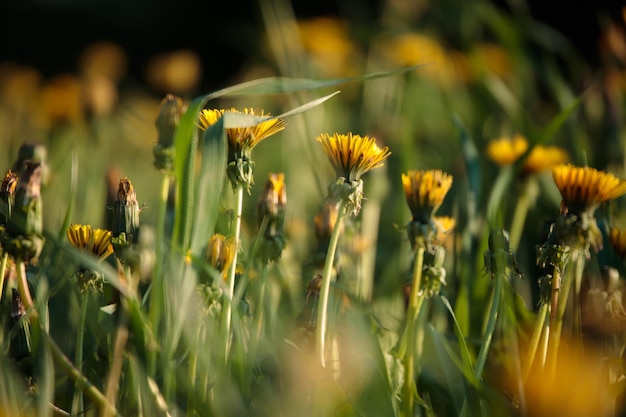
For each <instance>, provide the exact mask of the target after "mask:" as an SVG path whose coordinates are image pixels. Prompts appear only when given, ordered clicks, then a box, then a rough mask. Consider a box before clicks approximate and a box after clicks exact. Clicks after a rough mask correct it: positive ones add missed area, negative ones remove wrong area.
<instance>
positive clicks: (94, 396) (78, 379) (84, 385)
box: [41, 330, 119, 416]
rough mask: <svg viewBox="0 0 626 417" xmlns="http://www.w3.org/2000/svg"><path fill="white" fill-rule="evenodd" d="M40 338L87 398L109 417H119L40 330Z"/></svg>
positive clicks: (100, 394) (111, 406) (101, 394)
mask: <svg viewBox="0 0 626 417" xmlns="http://www.w3.org/2000/svg"><path fill="white" fill-rule="evenodd" d="M41 335H42V338H43V340H44V342H45V343H46V344H47V346H48V347H49V348H50V351H51V352H52V356H53V358H54V359H55V360H56V361H57V363H58V364H59V366H61V368H63V370H64V371H65V372H66V373H67V375H68V376H69V377H70V378H71V379H72V380H73V381H74V382H75V383H76V386H77V387H79V388H80V389H81V390H82V391H83V392H84V393H85V395H87V397H89V399H90V400H91V401H92V402H93V403H94V404H95V405H96V406H97V407H98V408H99V409H100V410H102V411H103V412H106V414H108V415H110V416H119V412H118V411H117V409H116V408H115V406H114V405H113V404H111V403H110V402H108V401H107V399H106V397H105V396H104V394H103V393H102V392H100V391H99V390H98V388H96V387H95V386H94V385H93V384H92V383H91V382H89V380H88V379H87V378H85V376H84V375H83V374H82V373H81V372H80V371H79V370H78V369H76V367H74V365H72V362H70V360H69V359H68V358H67V356H65V354H64V353H63V352H62V351H61V349H60V348H59V346H58V345H57V344H56V343H55V342H54V340H53V339H52V337H51V336H50V335H49V334H48V332H45V331H43V330H42V332H41Z"/></svg>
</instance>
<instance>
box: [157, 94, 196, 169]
mask: <svg viewBox="0 0 626 417" xmlns="http://www.w3.org/2000/svg"><path fill="white" fill-rule="evenodd" d="M187 106H188V103H187V102H186V101H185V100H183V99H182V98H180V97H177V96H175V95H173V94H168V95H166V96H165V98H164V99H163V100H162V101H161V106H160V108H159V114H158V115H157V118H156V120H155V125H156V128H157V131H158V139H157V143H156V145H155V146H154V149H153V154H154V166H155V167H156V169H158V170H160V171H162V172H166V173H171V172H173V170H174V135H175V133H176V128H177V127H178V123H179V121H180V118H181V117H182V115H183V114H184V113H185V111H186V110H187Z"/></svg>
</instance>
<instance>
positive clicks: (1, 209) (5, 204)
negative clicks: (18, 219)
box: [0, 170, 17, 226]
mask: <svg viewBox="0 0 626 417" xmlns="http://www.w3.org/2000/svg"><path fill="white" fill-rule="evenodd" d="M16 186H17V174H16V173H15V172H13V171H12V170H9V172H7V174H6V175H5V176H4V180H2V185H1V186H0V226H6V225H7V223H8V222H9V220H10V219H11V212H12V211H13V205H14V204H15V188H16Z"/></svg>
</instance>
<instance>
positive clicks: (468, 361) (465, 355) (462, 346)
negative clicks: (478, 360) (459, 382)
mask: <svg viewBox="0 0 626 417" xmlns="http://www.w3.org/2000/svg"><path fill="white" fill-rule="evenodd" d="M439 298H440V299H441V302H442V303H443V305H444V306H445V307H446V309H448V311H449V312H450V316H451V317H452V323H453V324H454V332H455V333H456V337H457V340H458V342H459V351H460V353H461V360H462V366H460V367H459V369H460V370H461V372H463V375H465V378H467V380H468V381H470V382H471V383H472V385H474V386H477V385H478V381H477V380H476V378H475V377H474V365H473V364H472V356H471V354H470V352H469V349H468V348H467V343H466V342H465V336H463V333H462V332H461V328H460V327H459V323H458V322H457V321H456V316H455V315H454V311H453V310H452V306H451V305H450V302H449V301H448V299H447V298H446V296H445V295H443V294H440V296H439Z"/></svg>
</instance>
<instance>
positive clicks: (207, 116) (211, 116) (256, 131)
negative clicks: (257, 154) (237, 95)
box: [199, 108, 286, 155]
mask: <svg viewBox="0 0 626 417" xmlns="http://www.w3.org/2000/svg"><path fill="white" fill-rule="evenodd" d="M227 112H230V113H238V114H248V115H252V116H258V117H271V115H270V114H267V113H265V112H264V111H263V110H262V109H253V108H245V109H243V111H239V110H237V109H232V108H231V109H228V110H224V109H213V110H208V109H204V110H202V112H201V113H200V115H199V121H200V127H201V128H202V129H204V130H206V129H208V128H209V127H211V126H213V125H214V124H215V123H217V121H218V120H219V119H220V118H221V117H222V116H223V115H224V113H227ZM285 126H286V123H285V121H284V120H283V119H270V120H266V121H263V122H261V123H259V124H257V125H255V126H247V127H233V128H228V129H226V135H227V136H228V146H229V154H234V155H241V154H245V153H246V151H250V150H252V148H254V147H255V146H256V145H258V144H259V142H261V141H262V140H264V139H266V138H268V137H270V136H272V135H274V134H276V133H278V132H280V131H281V130H283V129H284V128H285Z"/></svg>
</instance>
